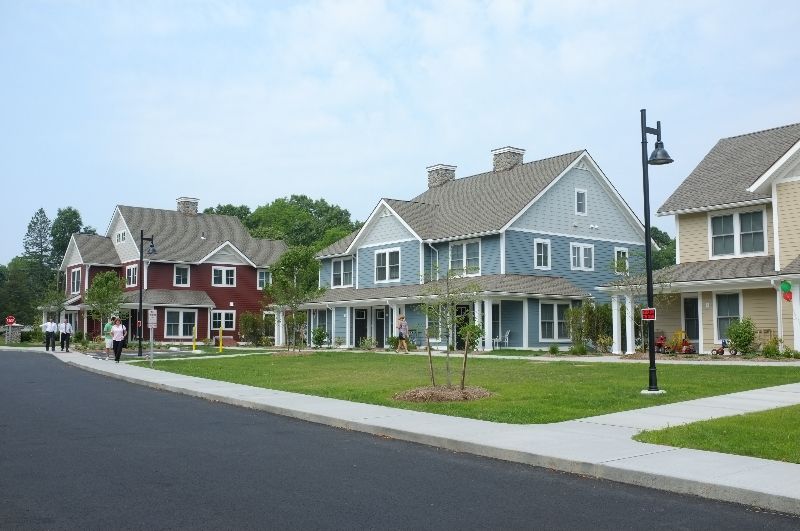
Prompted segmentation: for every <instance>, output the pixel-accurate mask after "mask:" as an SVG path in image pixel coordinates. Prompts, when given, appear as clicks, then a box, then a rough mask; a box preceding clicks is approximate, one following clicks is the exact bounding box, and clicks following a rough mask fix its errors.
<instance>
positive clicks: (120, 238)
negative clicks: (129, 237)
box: [115, 230, 125, 243]
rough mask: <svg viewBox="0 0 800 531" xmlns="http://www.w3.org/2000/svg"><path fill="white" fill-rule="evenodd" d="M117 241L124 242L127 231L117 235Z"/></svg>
mask: <svg viewBox="0 0 800 531" xmlns="http://www.w3.org/2000/svg"><path fill="white" fill-rule="evenodd" d="M115 242H116V243H124V242H125V231H124V230H123V231H120V232H118V233H117V234H116V235H115Z"/></svg>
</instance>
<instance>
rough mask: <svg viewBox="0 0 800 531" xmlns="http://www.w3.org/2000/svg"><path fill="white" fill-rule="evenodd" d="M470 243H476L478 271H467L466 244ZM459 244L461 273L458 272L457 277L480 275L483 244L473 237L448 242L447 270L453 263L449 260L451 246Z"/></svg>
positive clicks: (451, 250)
mask: <svg viewBox="0 0 800 531" xmlns="http://www.w3.org/2000/svg"><path fill="white" fill-rule="evenodd" d="M470 243H477V244H478V271H476V272H472V273H467V272H466V270H467V245H468V244H470ZM455 246H459V247H461V250H462V254H461V271H462V273H461V274H459V275H458V276H459V277H462V276H463V277H479V276H481V265H482V263H483V245H481V240H480V238H473V239H471V240H460V241H457V242H450V245H448V247H447V268H448V270H449V269H450V267H451V266H452V265H453V262H452V261H451V260H450V257H451V256H452V255H453V247H455Z"/></svg>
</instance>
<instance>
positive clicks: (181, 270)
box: [172, 264, 189, 286]
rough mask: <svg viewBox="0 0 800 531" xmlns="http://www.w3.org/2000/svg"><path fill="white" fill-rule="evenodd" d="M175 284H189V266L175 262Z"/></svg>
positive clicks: (173, 280)
mask: <svg viewBox="0 0 800 531" xmlns="http://www.w3.org/2000/svg"><path fill="white" fill-rule="evenodd" d="M172 285H173V286H188V285H189V266H188V265H178V264H175V273H174V276H173V279H172Z"/></svg>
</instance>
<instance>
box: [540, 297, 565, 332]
mask: <svg viewBox="0 0 800 531" xmlns="http://www.w3.org/2000/svg"><path fill="white" fill-rule="evenodd" d="M567 310H569V303H558V302H542V303H540V305H539V334H540V337H541V339H542V340H543V341H548V340H549V341H559V340H563V339H569V330H568V329H567Z"/></svg>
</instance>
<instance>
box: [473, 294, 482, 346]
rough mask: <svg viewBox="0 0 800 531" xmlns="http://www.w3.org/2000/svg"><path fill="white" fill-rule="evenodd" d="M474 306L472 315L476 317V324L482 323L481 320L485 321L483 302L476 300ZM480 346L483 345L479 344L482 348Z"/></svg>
mask: <svg viewBox="0 0 800 531" xmlns="http://www.w3.org/2000/svg"><path fill="white" fill-rule="evenodd" d="M473 307H474V310H473V312H472V315H473V317H474V318H475V324H481V321H483V302H482V301H475V303H474V305H473ZM480 347H481V345H480V344H478V346H477V348H478V349H480Z"/></svg>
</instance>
